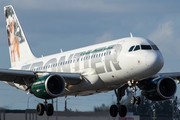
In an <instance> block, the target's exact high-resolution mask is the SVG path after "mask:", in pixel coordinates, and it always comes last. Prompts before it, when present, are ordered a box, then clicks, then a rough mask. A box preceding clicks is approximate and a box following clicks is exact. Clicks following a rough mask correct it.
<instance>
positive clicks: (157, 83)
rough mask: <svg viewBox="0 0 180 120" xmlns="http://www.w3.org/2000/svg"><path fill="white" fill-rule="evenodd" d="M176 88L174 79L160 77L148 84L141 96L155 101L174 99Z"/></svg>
mask: <svg viewBox="0 0 180 120" xmlns="http://www.w3.org/2000/svg"><path fill="white" fill-rule="evenodd" d="M176 88H177V87H176V83H175V81H174V80H173V79H172V78H169V77H163V78H161V77H159V78H156V79H154V80H151V81H149V82H147V83H146V84H145V87H144V89H143V90H142V92H141V94H142V95H143V96H145V97H146V98H147V99H150V100H153V101H163V100H168V99H171V98H173V96H174V95H175V93H176Z"/></svg>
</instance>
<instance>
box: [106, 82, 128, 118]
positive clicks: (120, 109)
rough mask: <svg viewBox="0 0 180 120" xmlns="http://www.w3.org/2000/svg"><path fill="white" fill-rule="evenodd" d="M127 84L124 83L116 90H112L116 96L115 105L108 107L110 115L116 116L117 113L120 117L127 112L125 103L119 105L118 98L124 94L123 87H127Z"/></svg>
mask: <svg viewBox="0 0 180 120" xmlns="http://www.w3.org/2000/svg"><path fill="white" fill-rule="evenodd" d="M127 87H128V86H127V85H125V86H123V87H121V88H119V89H117V90H114V92H115V94H116V97H117V104H116V105H111V107H110V110H109V112H110V115H111V116H112V117H116V116H117V114H118V113H119V116H121V117H125V116H126V114H127V108H126V106H125V105H120V100H121V98H122V97H123V96H124V95H125V89H126V88H127Z"/></svg>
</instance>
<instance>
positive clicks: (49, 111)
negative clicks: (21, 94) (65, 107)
mask: <svg viewBox="0 0 180 120" xmlns="http://www.w3.org/2000/svg"><path fill="white" fill-rule="evenodd" d="M53 113H54V107H53V105H52V104H48V106H47V110H46V114H47V116H52V115H53Z"/></svg>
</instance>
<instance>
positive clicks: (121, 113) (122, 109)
mask: <svg viewBox="0 0 180 120" xmlns="http://www.w3.org/2000/svg"><path fill="white" fill-rule="evenodd" d="M126 114H127V107H126V106H125V105H121V106H120V111H119V116H120V117H125V116H126Z"/></svg>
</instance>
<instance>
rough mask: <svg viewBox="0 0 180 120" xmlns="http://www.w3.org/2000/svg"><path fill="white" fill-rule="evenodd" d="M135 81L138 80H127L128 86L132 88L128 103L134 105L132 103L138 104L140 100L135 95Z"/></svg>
mask: <svg viewBox="0 0 180 120" xmlns="http://www.w3.org/2000/svg"><path fill="white" fill-rule="evenodd" d="M137 83H138V82H135V81H134V80H131V81H128V85H129V87H130V88H131V89H132V90H133V96H132V97H131V100H130V103H131V104H132V105H134V104H137V105H139V104H140V102H141V98H140V97H139V96H136V91H137V88H136V84H137Z"/></svg>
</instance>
